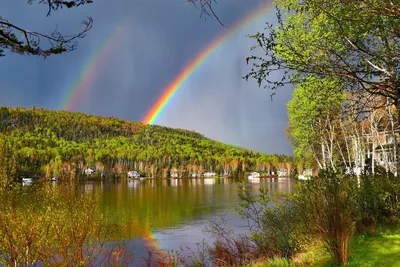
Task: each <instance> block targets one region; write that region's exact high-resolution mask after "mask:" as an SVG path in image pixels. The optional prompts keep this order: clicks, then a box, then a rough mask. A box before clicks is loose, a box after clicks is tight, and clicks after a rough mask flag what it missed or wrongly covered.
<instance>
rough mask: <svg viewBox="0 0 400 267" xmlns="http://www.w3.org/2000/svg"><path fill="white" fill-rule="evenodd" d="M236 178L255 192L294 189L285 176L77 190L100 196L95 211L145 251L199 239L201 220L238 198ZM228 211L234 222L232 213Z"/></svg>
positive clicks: (104, 184)
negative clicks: (97, 210) (103, 214)
mask: <svg viewBox="0 0 400 267" xmlns="http://www.w3.org/2000/svg"><path fill="white" fill-rule="evenodd" d="M240 182H245V183H246V186H248V187H249V188H251V190H252V192H254V193H256V192H258V191H259V189H261V188H266V189H268V191H269V192H270V193H271V194H273V193H276V192H289V193H291V192H293V190H294V189H293V185H292V182H291V181H290V180H289V179H287V178H283V179H282V178H280V179H278V178H260V179H254V180H252V181H251V182H250V181H248V180H247V179H245V180H238V179H232V178H217V179H215V178H189V179H179V178H172V179H146V180H120V181H101V182H100V181H99V182H93V181H86V182H83V183H82V184H81V185H80V190H81V191H83V192H85V193H87V194H98V195H99V208H100V210H101V211H102V212H104V213H106V214H108V216H109V217H110V219H111V220H112V221H114V222H117V223H118V224H120V225H123V228H122V229H121V231H120V232H119V233H118V236H116V238H119V239H125V240H130V247H132V249H133V250H134V251H133V252H134V253H135V254H136V255H137V254H142V253H144V252H143V251H145V250H144V248H143V246H145V247H150V248H155V249H179V248H180V246H186V245H192V244H196V243H197V242H201V241H202V238H203V237H204V234H203V233H202V229H204V227H205V226H206V224H207V223H208V222H209V221H210V220H212V219H213V218H217V217H218V216H219V215H221V214H223V213H226V212H227V211H229V209H230V208H231V207H234V206H236V205H237V204H238V203H239V197H238V193H237V190H238V187H239V186H240ZM228 213H229V212H228ZM229 214H230V215H229V216H230V217H231V219H232V220H233V223H234V222H235V220H236V219H235V217H234V215H233V214H232V213H229ZM156 237H157V238H156ZM157 239H158V240H157Z"/></svg>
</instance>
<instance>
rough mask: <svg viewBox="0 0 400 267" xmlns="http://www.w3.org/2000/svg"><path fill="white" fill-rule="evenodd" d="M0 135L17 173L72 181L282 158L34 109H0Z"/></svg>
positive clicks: (238, 168)
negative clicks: (87, 175)
mask: <svg viewBox="0 0 400 267" xmlns="http://www.w3.org/2000/svg"><path fill="white" fill-rule="evenodd" d="M0 133H1V135H2V137H1V138H2V140H3V143H4V141H5V142H6V144H7V147H9V148H10V149H9V151H11V154H10V153H8V154H9V155H11V156H12V158H13V159H15V162H16V164H15V165H16V172H17V173H16V174H15V176H17V177H21V176H24V175H37V176H44V175H46V176H48V177H50V176H53V175H57V176H60V177H64V178H66V179H78V178H79V177H81V176H82V174H83V170H84V169H86V168H87V167H91V168H93V169H95V170H96V171H97V174H98V175H99V174H100V173H108V174H110V175H111V174H112V176H118V177H126V173H127V171H129V170H138V171H140V172H141V173H142V174H143V175H147V176H152V177H167V176H168V175H169V171H170V170H171V169H172V168H176V169H177V170H178V172H179V175H180V176H191V175H192V174H193V173H199V172H201V171H203V170H213V171H215V172H217V173H218V174H221V175H238V174H240V173H243V172H246V171H250V170H265V171H266V170H268V169H270V168H275V169H276V168H279V165H282V164H285V162H287V161H288V159H287V157H286V156H279V155H265V154H263V153H257V152H253V151H250V150H246V149H243V148H238V147H235V146H232V145H226V144H223V143H221V142H217V141H214V140H211V139H209V138H207V137H205V136H203V135H201V134H199V133H196V132H193V131H187V130H183V129H173V128H168V127H163V126H157V125H143V124H142V123H140V122H130V121H125V120H121V119H117V118H111V117H99V116H89V115H85V114H82V113H71V112H68V111H50V110H44V109H38V108H33V109H25V108H8V107H0ZM1 147H2V146H0V148H1ZM4 147H5V146H3V149H4ZM3 154H4V155H5V153H3ZM107 170H108V172H105V171H107Z"/></svg>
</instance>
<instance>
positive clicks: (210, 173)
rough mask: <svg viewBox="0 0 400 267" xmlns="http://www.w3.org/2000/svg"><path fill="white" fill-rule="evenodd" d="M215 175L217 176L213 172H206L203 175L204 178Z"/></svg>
mask: <svg viewBox="0 0 400 267" xmlns="http://www.w3.org/2000/svg"><path fill="white" fill-rule="evenodd" d="M215 175H216V174H215V172H212V171H205V172H204V173H203V176H204V177H214V176H215Z"/></svg>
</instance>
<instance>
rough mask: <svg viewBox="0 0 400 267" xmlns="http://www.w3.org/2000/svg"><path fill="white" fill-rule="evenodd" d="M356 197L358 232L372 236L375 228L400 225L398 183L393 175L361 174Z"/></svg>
mask: <svg viewBox="0 0 400 267" xmlns="http://www.w3.org/2000/svg"><path fill="white" fill-rule="evenodd" d="M358 197H359V199H358V209H359V210H358V212H359V214H360V217H361V220H360V221H359V223H358V228H359V229H358V230H359V231H360V232H367V233H368V234H374V233H375V231H376V227H377V226H383V225H387V224H395V225H399V224H400V220H399V218H400V200H399V197H400V182H399V179H397V177H395V176H394V175H393V174H391V173H382V174H376V175H366V174H363V175H362V176H361V177H360V188H359V195H358Z"/></svg>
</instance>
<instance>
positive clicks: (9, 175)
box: [0, 133, 16, 192]
mask: <svg viewBox="0 0 400 267" xmlns="http://www.w3.org/2000/svg"><path fill="white" fill-rule="evenodd" d="M15 171H16V162H15V156H14V152H13V151H12V146H11V144H10V143H9V141H8V140H7V139H6V137H5V136H4V135H3V134H1V133H0V192H2V191H3V190H6V189H7V188H8V186H9V185H10V183H11V182H12V181H13V180H14V179H15Z"/></svg>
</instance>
